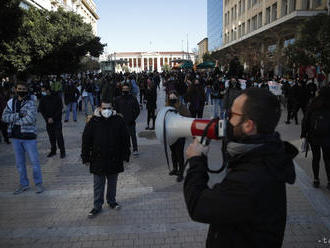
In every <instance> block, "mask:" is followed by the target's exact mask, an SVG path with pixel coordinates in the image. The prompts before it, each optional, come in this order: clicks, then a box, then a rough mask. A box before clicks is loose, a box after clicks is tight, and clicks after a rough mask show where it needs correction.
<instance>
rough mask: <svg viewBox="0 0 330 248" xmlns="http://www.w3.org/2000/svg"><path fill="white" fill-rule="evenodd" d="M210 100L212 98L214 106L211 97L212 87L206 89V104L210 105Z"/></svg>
mask: <svg viewBox="0 0 330 248" xmlns="http://www.w3.org/2000/svg"><path fill="white" fill-rule="evenodd" d="M209 98H211V104H213V98H212V97H211V88H210V87H206V89H205V99H206V103H209Z"/></svg>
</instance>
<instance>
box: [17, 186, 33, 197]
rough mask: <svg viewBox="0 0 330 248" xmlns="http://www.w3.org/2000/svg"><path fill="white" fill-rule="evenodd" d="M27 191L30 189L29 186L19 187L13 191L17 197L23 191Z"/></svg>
mask: <svg viewBox="0 0 330 248" xmlns="http://www.w3.org/2000/svg"><path fill="white" fill-rule="evenodd" d="M28 189H30V187H29V186H22V185H20V186H19V187H18V188H17V189H16V190H15V191H14V193H13V194H14V195H18V194H20V193H23V192H24V191H27V190H28Z"/></svg>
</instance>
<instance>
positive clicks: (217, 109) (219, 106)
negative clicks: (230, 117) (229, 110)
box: [213, 98, 223, 118]
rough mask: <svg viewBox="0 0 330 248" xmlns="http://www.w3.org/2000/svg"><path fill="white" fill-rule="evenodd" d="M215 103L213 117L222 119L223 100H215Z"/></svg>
mask: <svg viewBox="0 0 330 248" xmlns="http://www.w3.org/2000/svg"><path fill="white" fill-rule="evenodd" d="M213 102H214V112H213V117H214V118H216V117H219V116H220V117H221V118H222V112H223V111H222V110H223V106H222V99H220V98H214V99H213Z"/></svg>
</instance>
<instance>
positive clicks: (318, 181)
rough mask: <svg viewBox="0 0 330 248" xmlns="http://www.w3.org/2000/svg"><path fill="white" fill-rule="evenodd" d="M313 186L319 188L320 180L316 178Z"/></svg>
mask: <svg viewBox="0 0 330 248" xmlns="http://www.w3.org/2000/svg"><path fill="white" fill-rule="evenodd" d="M328 186H329V184H328ZM313 187H314V188H319V187H320V180H317V179H316V180H314V182H313Z"/></svg>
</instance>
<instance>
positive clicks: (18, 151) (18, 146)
mask: <svg viewBox="0 0 330 248" xmlns="http://www.w3.org/2000/svg"><path fill="white" fill-rule="evenodd" d="M12 142H13V148H14V151H15V158H16V167H17V170H18V173H19V180H20V184H21V185H22V186H28V185H29V179H28V178H27V174H26V164H25V152H27V153H28V155H29V158H30V161H31V164H32V168H33V180H34V184H35V185H37V184H42V175H41V169H40V162H39V154H38V149H37V140H35V139H33V140H23V139H15V138H13V139H12Z"/></svg>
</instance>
